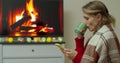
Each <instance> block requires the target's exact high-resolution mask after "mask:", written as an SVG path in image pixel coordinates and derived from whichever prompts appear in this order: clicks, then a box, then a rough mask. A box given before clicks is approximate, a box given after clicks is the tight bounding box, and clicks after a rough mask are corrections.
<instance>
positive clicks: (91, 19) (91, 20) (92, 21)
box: [83, 12, 99, 31]
mask: <svg viewBox="0 0 120 63" xmlns="http://www.w3.org/2000/svg"><path fill="white" fill-rule="evenodd" d="M83 17H84V23H85V24H86V26H87V27H88V29H89V30H90V31H95V30H96V27H97V25H98V21H99V19H98V18H97V15H90V14H86V13H84V12H83Z"/></svg>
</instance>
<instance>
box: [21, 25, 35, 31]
mask: <svg viewBox="0 0 120 63" xmlns="http://www.w3.org/2000/svg"><path fill="white" fill-rule="evenodd" d="M34 28H36V27H26V26H21V27H20V30H26V31H28V30H30V29H34Z"/></svg>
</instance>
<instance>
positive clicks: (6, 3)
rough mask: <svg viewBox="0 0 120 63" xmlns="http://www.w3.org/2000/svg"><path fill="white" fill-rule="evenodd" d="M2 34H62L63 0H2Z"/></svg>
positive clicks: (0, 21)
mask: <svg viewBox="0 0 120 63" xmlns="http://www.w3.org/2000/svg"><path fill="white" fill-rule="evenodd" d="M0 18H1V19H0V24H1V25H0V28H1V29H0V35H2V36H52V35H53V36H55V35H57V36H62V35H63V2H62V0H0Z"/></svg>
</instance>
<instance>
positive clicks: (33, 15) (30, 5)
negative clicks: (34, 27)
mask: <svg viewBox="0 0 120 63" xmlns="http://www.w3.org/2000/svg"><path fill="white" fill-rule="evenodd" d="M26 10H27V11H28V13H29V14H30V16H31V22H34V21H36V18H37V15H38V13H37V12H36V10H35V8H34V5H33V0H30V1H29V2H28V3H26Z"/></svg>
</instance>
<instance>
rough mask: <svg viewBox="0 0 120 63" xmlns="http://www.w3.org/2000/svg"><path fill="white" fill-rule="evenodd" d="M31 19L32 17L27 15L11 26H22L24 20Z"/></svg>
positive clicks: (13, 27)
mask: <svg viewBox="0 0 120 63" xmlns="http://www.w3.org/2000/svg"><path fill="white" fill-rule="evenodd" d="M29 19H31V16H25V17H23V18H22V19H21V20H19V21H18V22H16V23H14V24H13V25H11V28H12V29H15V28H17V27H18V26H21V25H22V24H23V23H24V22H26V21H28V20H29Z"/></svg>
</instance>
